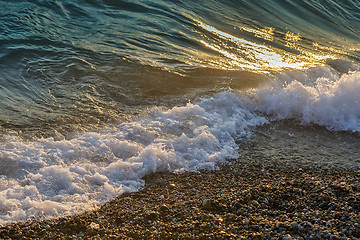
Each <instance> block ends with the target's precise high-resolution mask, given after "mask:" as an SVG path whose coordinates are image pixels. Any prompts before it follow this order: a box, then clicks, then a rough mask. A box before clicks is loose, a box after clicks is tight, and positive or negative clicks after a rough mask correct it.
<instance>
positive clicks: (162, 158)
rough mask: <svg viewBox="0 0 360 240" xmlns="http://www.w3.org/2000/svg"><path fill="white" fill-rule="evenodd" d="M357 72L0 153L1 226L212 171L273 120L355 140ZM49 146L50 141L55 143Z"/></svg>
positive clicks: (289, 77)
mask: <svg viewBox="0 0 360 240" xmlns="http://www.w3.org/2000/svg"><path fill="white" fill-rule="evenodd" d="M359 92H360V72H359V71H353V72H349V73H346V74H342V75H341V74H340V73H339V72H338V71H336V70H334V68H331V67H326V66H324V67H318V68H315V69H310V70H308V71H306V72H301V71H288V72H284V73H283V74H281V75H278V76H277V78H276V80H275V81H274V83H273V84H272V86H270V87H267V88H264V89H258V90H256V91H255V92H253V93H252V94H248V95H245V94H242V93H239V92H236V91H231V90H226V91H223V92H221V93H218V94H216V95H214V96H213V97H206V98H204V97H203V98H201V99H199V100H198V101H196V102H194V103H188V104H187V105H186V106H179V107H174V108H172V109H162V108H153V109H150V110H149V111H148V112H147V113H146V114H144V115H143V116H141V117H139V118H137V119H134V120H132V121H128V122H123V123H121V124H119V125H118V126H116V127H112V128H108V129H103V130H101V131H98V132H87V133H83V134H80V135H77V136H75V137H72V138H71V139H62V140H57V141H56V140H54V139H52V138H51V139H50V138H49V139H39V140H37V141H32V142H26V141H23V140H22V139H21V138H19V137H17V136H16V135H15V136H13V135H9V136H8V137H7V139H6V141H4V142H3V143H1V144H0V224H5V223H9V222H12V221H19V220H27V219H29V218H32V217H35V218H48V217H51V216H60V215H68V214H74V213H79V212H82V211H84V210H88V209H91V208H93V207H94V206H96V205H98V204H99V203H103V202H105V201H107V200H109V199H111V198H113V197H115V196H116V195H119V194H121V193H123V192H126V191H136V190H138V189H139V188H141V187H142V186H143V185H144V182H143V180H142V179H141V178H142V177H143V176H144V175H146V174H149V173H152V172H155V171H173V172H181V171H194V170H195V171H196V170H199V169H214V168H215V166H216V163H219V162H223V161H225V160H226V159H230V158H235V157H237V156H238V151H237V150H238V140H240V139H241V138H244V137H247V136H249V134H251V129H252V128H253V127H256V126H259V125H262V124H264V123H268V122H269V121H276V120H281V119H297V120H300V121H301V122H302V123H303V124H319V125H322V126H326V127H327V128H329V129H332V130H343V131H350V132H360V95H359ZM57 139H58V138H57Z"/></svg>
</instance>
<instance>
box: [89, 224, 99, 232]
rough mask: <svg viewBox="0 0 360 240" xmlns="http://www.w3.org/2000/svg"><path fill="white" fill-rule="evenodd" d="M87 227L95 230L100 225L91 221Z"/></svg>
mask: <svg viewBox="0 0 360 240" xmlns="http://www.w3.org/2000/svg"><path fill="white" fill-rule="evenodd" d="M88 227H89V228H91V229H95V230H97V229H99V228H100V225H99V224H98V223H94V222H92V223H90V224H89V226H88Z"/></svg>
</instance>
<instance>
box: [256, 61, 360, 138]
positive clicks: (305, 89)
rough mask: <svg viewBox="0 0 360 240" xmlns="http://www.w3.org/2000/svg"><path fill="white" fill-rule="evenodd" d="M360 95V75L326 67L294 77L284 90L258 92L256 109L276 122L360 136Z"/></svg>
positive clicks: (277, 88) (355, 72)
mask: <svg viewBox="0 0 360 240" xmlns="http://www.w3.org/2000/svg"><path fill="white" fill-rule="evenodd" d="M319 73H321V74H319ZM304 76H306V77H304ZM282 77H284V76H282ZM287 77H289V75H287V76H286V77H285V79H288V78H287ZM312 78H315V80H314V79H312ZM294 79H295V80H294ZM282 82H284V80H282ZM285 82H286V81H285ZM359 92H360V71H354V72H350V73H347V74H343V75H339V74H338V73H337V72H335V71H334V70H333V69H331V68H328V67H324V68H323V69H322V70H321V71H320V70H318V71H316V72H315V73H314V72H313V73H308V74H305V73H302V74H300V75H298V76H294V75H291V81H288V82H287V83H286V84H285V85H284V86H283V87H272V88H268V89H263V90H259V91H257V92H256V93H255V96H254V98H255V99H256V106H254V109H256V110H257V111H259V112H261V113H265V114H267V115H268V116H269V117H270V118H271V119H272V120H281V119H297V120H300V121H301V122H302V123H303V124H318V125H321V126H325V127H327V128H328V129H330V130H336V131H350V132H360V95H359Z"/></svg>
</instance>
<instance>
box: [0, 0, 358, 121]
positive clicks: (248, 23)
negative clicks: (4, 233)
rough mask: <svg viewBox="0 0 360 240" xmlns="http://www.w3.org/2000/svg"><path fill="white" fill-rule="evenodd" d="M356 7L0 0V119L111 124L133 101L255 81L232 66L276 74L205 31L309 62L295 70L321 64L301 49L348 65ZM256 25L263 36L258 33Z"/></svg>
mask: <svg viewBox="0 0 360 240" xmlns="http://www.w3.org/2000/svg"><path fill="white" fill-rule="evenodd" d="M359 5H360V3H359V2H358V1H340V2H339V1H330V0H329V1H1V2H0V11H1V12H0V33H1V34H0V83H1V89H0V96H1V97H0V108H1V109H0V111H1V115H0V124H1V126H3V127H5V128H14V127H17V128H34V126H37V127H38V126H39V125H40V126H44V125H53V124H55V125H57V122H58V120H57V119H58V118H62V119H64V121H65V123H66V124H67V123H71V122H73V123H77V122H79V121H80V122H81V123H82V124H86V123H89V122H91V123H94V122H97V121H101V122H103V121H108V120H114V119H116V118H118V115H121V114H122V113H124V111H128V110H129V109H128V107H129V106H130V107H131V111H135V112H136V108H135V109H134V108H133V106H137V107H139V106H142V105H148V104H152V103H153V102H154V101H160V102H161V104H166V102H167V101H169V98H170V99H171V98H174V97H175V96H176V95H179V94H180V95H181V96H184V95H185V96H186V95H187V94H189V98H191V96H192V95H191V93H190V92H191V90H192V89H194V88H203V89H205V88H210V89H213V88H215V89H217V88H220V87H224V86H227V85H232V86H233V85H234V86H236V88H242V86H244V87H249V86H251V87H253V86H255V87H256V86H257V83H258V81H262V79H263V77H262V76H257V75H256V74H246V73H239V72H240V71H247V72H260V71H261V70H267V71H268V72H272V71H278V70H279V69H278V66H276V64H277V63H276V62H274V63H269V64H267V63H265V60H264V56H254V55H256V52H257V51H260V52H261V51H262V49H260V48H256V46H255V49H253V48H252V47H251V46H241V44H239V43H238V42H236V41H234V40H231V39H230V40H229V39H224V38H223V37H222V36H221V35H219V34H216V32H215V33H214V32H212V31H209V29H206V28H207V27H211V28H214V29H217V30H219V31H222V32H225V33H228V34H231V36H233V37H236V38H239V39H244V40H246V41H249V42H250V43H252V44H261V45H264V46H265V47H266V48H270V49H271V51H275V52H279V54H280V57H281V58H285V60H292V59H295V60H297V61H305V62H306V63H309V64H308V65H307V64H305V65H304V66H302V67H308V66H310V65H311V66H313V65H315V64H322V63H324V60H325V59H313V56H307V55H329V57H332V58H340V59H342V58H345V59H349V60H351V61H355V62H358V61H359V57H360V53H359V35H360V20H359V19H360V17H359V12H360V11H359V9H360V6H359ZM204 26H205V28H204ZM264 29H265V31H264ZM266 29H268V30H269V29H270V32H269V33H270V35H269V34H268V35H267V36H266V35H261V34H259V33H261V32H266ZM288 33H291V34H293V36H295V39H293V40H291V37H290V38H287V37H286V36H287V34H288ZM290 36H291V35H290ZM296 36H299V39H300V40H296ZM315 44H316V45H315ZM209 45H210V46H209ZM245 45H246V44H245ZM216 48H218V49H216ZM224 51H227V53H229V54H234V55H235V56H236V58H237V59H235V57H234V56H228V55H226V53H224ZM265 55H266V53H265ZM287 55H290V56H287ZM304 56H307V57H309V58H310V59H301V58H302V57H304ZM286 58H288V59H286ZM280 65H281V64H280ZM284 65H285V64H284ZM275 68H276V69H275ZM284 68H298V67H297V66H291V65H290V66H284V67H282V66H280V69H284ZM228 70H231V71H228ZM209 72H210V73H209ZM243 76H244V77H243ZM232 78H237V80H235V81H230V80H229V79H232ZM219 79H220V80H219ZM259 79H260V80H259ZM164 96H167V97H168V98H164ZM163 98H164V99H165V100H163ZM60 124H64V123H63V122H61V123H60Z"/></svg>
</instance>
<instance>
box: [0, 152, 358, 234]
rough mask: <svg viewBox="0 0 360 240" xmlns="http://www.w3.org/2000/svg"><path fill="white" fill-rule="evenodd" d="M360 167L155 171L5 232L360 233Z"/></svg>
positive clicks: (247, 165) (256, 163)
mask: <svg viewBox="0 0 360 240" xmlns="http://www.w3.org/2000/svg"><path fill="white" fill-rule="evenodd" d="M359 177H360V174H359V171H358V169H354V170H338V169H335V170H331V169H328V168H321V167H317V168H316V169H315V168H313V167H306V166H302V167H299V166H298V165H296V164H287V163H285V162H284V163H278V162H276V163H275V162H274V161H271V160H266V159H261V158H260V157H259V156H253V158H252V159H247V158H239V159H237V160H233V161H232V162H231V164H230V165H224V166H220V169H219V170H216V171H203V172H198V173H194V172H192V173H191V172H190V173H184V174H173V173H155V174H152V175H148V176H146V177H145V181H146V185H145V187H144V189H143V190H141V191H139V192H135V193H126V194H123V195H121V196H119V197H117V198H116V199H113V200H112V201H110V202H108V203H106V204H104V205H102V206H101V207H100V208H99V209H98V210H96V211H91V212H86V213H83V214H81V215H75V216H69V217H61V218H57V219H51V220H43V221H29V222H25V223H22V222H21V223H15V224H11V225H7V226H5V227H2V228H1V229H0V238H1V239H33V238H38V239H288V240H289V239H334V240H335V239H359V238H360V224H359V223H360V181H359V179H360V178H359Z"/></svg>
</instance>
